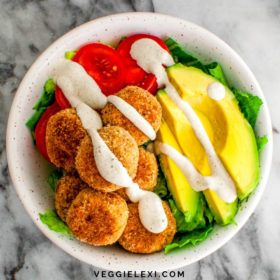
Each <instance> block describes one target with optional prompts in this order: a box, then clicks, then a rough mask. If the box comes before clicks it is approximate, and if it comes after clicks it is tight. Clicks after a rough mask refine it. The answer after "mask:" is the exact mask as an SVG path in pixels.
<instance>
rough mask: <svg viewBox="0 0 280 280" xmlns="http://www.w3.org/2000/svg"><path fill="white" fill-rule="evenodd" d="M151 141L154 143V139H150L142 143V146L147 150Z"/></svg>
mask: <svg viewBox="0 0 280 280" xmlns="http://www.w3.org/2000/svg"><path fill="white" fill-rule="evenodd" d="M151 143H153V141H152V140H148V141H146V142H145V143H144V144H142V145H141V147H143V148H144V149H145V150H146V149H147V147H148V146H149V145H150V144H151Z"/></svg>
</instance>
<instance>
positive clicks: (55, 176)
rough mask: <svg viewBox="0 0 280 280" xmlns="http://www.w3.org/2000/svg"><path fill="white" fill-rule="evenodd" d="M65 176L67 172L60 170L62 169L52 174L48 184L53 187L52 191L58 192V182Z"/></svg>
mask: <svg viewBox="0 0 280 280" xmlns="http://www.w3.org/2000/svg"><path fill="white" fill-rule="evenodd" d="M64 174H65V171H64V170H62V169H60V168H56V169H54V170H53V171H52V173H51V174H50V176H49V178H48V183H49V185H50V186H51V188H52V190H53V191H54V192H55V190H56V186H57V183H58V181H59V180H60V178H61V177H62V176H63V175H64Z"/></svg>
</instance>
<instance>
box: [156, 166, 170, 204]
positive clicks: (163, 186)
mask: <svg viewBox="0 0 280 280" xmlns="http://www.w3.org/2000/svg"><path fill="white" fill-rule="evenodd" d="M153 192H154V193H156V194H157V195H158V196H159V197H160V198H162V199H166V198H167V197H168V195H169V191H168V188H167V183H166V179H165V177H164V174H163V172H162V170H161V168H160V166H159V170H158V177H157V184H156V186H155V188H154V190H153Z"/></svg>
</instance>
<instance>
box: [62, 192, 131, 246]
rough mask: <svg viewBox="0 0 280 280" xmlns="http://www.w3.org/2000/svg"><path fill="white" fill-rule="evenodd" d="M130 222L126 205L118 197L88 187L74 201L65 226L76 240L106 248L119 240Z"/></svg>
mask: <svg viewBox="0 0 280 280" xmlns="http://www.w3.org/2000/svg"><path fill="white" fill-rule="evenodd" d="M127 219H128V208H127V204H126V202H125V201H124V200H123V199H122V198H121V197H120V196H119V195H117V194H115V193H103V192H99V191H95V190H93V189H91V188H87V189H84V190H82V191H81V192H80V193H79V194H78V196H77V197H76V198H75V200H74V201H73V202H72V204H71V206H70V208H69V210H68V214H67V217H66V223H67V225H68V226H69V229H70V231H71V232H72V234H73V235H74V236H75V237H76V238H77V239H79V240H81V241H83V242H86V243H89V244H91V245H95V246H103V245H110V244H113V243H114V242H116V241H117V240H118V239H119V238H120V236H121V234H122V232H123V230H124V228H125V226H126V223H127Z"/></svg>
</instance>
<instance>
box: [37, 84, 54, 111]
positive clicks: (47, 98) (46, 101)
mask: <svg viewBox="0 0 280 280" xmlns="http://www.w3.org/2000/svg"><path fill="white" fill-rule="evenodd" d="M54 93H55V83H54V81H53V80H52V79H48V80H47V81H46V83H45V85H44V91H43V94H42V96H41V97H40V99H39V100H38V102H37V103H36V104H35V106H34V107H33V110H39V109H40V108H41V107H48V106H50V105H51V104H52V103H53V102H54Z"/></svg>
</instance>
